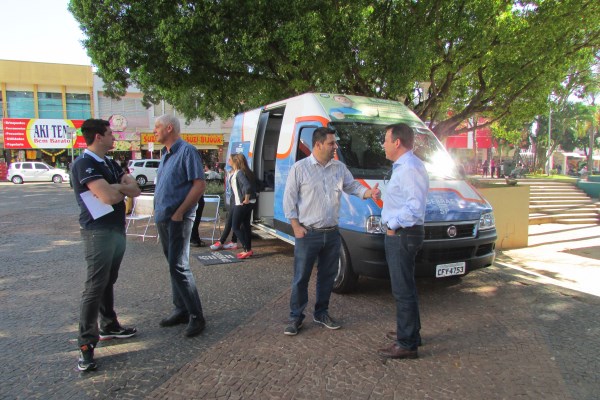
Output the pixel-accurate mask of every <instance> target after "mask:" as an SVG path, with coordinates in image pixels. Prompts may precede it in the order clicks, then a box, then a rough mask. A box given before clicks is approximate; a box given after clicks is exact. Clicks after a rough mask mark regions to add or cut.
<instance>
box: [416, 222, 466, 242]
mask: <svg viewBox="0 0 600 400" xmlns="http://www.w3.org/2000/svg"><path fill="white" fill-rule="evenodd" d="M452 226H454V227H456V236H454V237H450V235H449V234H448V231H449V228H450V227H452ZM475 229H476V225H475V224H474V223H468V224H445V225H425V240H452V239H464V238H473V237H475V234H476V231H475Z"/></svg>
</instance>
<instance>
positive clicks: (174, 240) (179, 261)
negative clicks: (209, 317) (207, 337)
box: [156, 218, 203, 319]
mask: <svg viewBox="0 0 600 400" xmlns="http://www.w3.org/2000/svg"><path fill="white" fill-rule="evenodd" d="M193 224H194V221H192V220H191V219H188V218H185V219H184V220H183V221H172V220H168V221H163V222H159V223H157V224H156V226H157V228H158V234H159V236H160V242H161V245H162V248H163V253H164V254H165V257H166V258H167V262H168V263H169V273H170V274H171V289H172V291H173V304H174V305H175V309H176V310H177V311H179V312H181V313H186V314H190V315H195V316H197V317H198V318H200V319H202V318H203V315H202V304H201V303H200V296H199V295H198V289H196V281H195V280H194V275H193V274H192V271H191V270H190V235H191V233H192V225H193Z"/></svg>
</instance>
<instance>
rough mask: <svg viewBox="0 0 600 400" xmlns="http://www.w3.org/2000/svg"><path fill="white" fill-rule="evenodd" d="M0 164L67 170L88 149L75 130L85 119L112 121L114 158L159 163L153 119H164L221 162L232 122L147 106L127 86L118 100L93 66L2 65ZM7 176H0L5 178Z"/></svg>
mask: <svg viewBox="0 0 600 400" xmlns="http://www.w3.org/2000/svg"><path fill="white" fill-rule="evenodd" d="M0 89H1V90H0V107H1V109H2V124H1V125H0V129H1V130H0V151H1V152H0V163H4V164H5V165H6V164H7V163H10V162H13V161H25V160H42V161H44V162H46V163H48V164H50V165H53V166H59V167H66V166H68V164H69V162H71V161H72V160H73V159H74V158H75V157H77V156H78V155H79V154H80V153H81V151H82V150H83V149H84V148H85V147H86V146H85V142H84V140H83V138H82V137H81V134H80V133H79V134H78V128H79V127H80V126H81V124H82V123H83V121H84V120H85V119H87V118H91V117H94V118H102V119H106V120H109V121H110V122H111V127H112V129H113V131H114V132H115V136H116V137H117V143H116V146H115V149H114V151H112V152H111V153H112V156H113V157H114V158H115V159H118V160H120V161H122V162H123V163H125V162H126V161H127V160H130V159H140V158H158V157H159V151H160V149H161V148H162V145H160V144H158V143H156V142H155V139H154V134H153V133H152V132H153V129H154V120H155V118H156V117H158V116H160V115H162V114H172V115H175V116H177V117H178V118H179V119H180V122H181V127H182V137H183V138H184V140H186V141H188V142H190V143H192V144H193V145H194V146H196V148H197V149H198V150H199V151H200V152H201V154H202V156H203V159H204V161H205V162H206V163H209V164H212V165H216V164H218V163H222V162H224V160H223V154H224V153H223V148H224V146H226V145H227V142H228V137H229V130H230V128H231V123H232V122H231V120H229V121H221V120H220V119H217V120H215V121H213V122H211V123H208V122H206V121H202V120H193V121H191V122H190V123H189V124H186V121H185V117H183V116H180V115H178V113H177V111H176V110H174V109H173V107H172V106H171V105H169V104H168V103H166V102H164V101H163V102H160V103H159V104H155V105H152V106H150V107H148V108H147V107H145V106H144V105H143V104H142V98H143V93H141V92H140V90H139V89H137V88H135V87H129V88H128V89H127V92H126V94H125V95H124V96H123V97H121V98H119V99H114V98H111V97H109V96H107V95H106V93H105V90H104V82H103V81H102V80H101V79H100V78H99V77H98V76H97V75H95V74H94V73H93V70H92V67H91V66H85V65H70V64H51V63H38V62H26V61H11V60H0ZM0 178H2V177H0Z"/></svg>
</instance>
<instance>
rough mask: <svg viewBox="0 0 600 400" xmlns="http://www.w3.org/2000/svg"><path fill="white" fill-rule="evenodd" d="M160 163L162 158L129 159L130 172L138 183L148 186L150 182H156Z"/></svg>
mask: <svg viewBox="0 0 600 400" xmlns="http://www.w3.org/2000/svg"><path fill="white" fill-rule="evenodd" d="M159 164H160V160H151V159H146V160H131V161H129V174H130V175H131V176H133V178H134V179H135V180H136V181H137V183H138V185H140V186H146V185H147V184H148V182H150V183H154V180H155V179H156V170H157V169H158V165H159Z"/></svg>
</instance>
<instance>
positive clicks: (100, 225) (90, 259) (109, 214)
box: [71, 119, 141, 371]
mask: <svg viewBox="0 0 600 400" xmlns="http://www.w3.org/2000/svg"><path fill="white" fill-rule="evenodd" d="M81 133H82V134H83V137H84V138H85V143H86V144H87V149H86V150H85V151H84V153H83V155H81V156H80V157H78V158H77V159H76V160H75V162H74V163H73V165H72V166H71V182H72V183H73V190H74V191H75V198H76V199H77V204H78V205H79V208H80V209H81V213H80V214H79V225H80V227H81V238H82V240H83V247H84V252H85V260H86V263H87V279H86V281H85V288H84V291H83V295H82V299H81V315H80V319H79V338H78V340H77V341H78V345H79V360H78V362H77V368H78V369H79V370H80V371H91V370H94V369H96V361H95V360H94V348H95V347H96V344H97V343H98V340H106V339H113V338H121V339H122V338H128V337H131V336H133V335H135V334H136V332H137V330H136V329H135V328H125V327H123V326H121V324H120V323H119V320H118V319H117V314H116V312H115V309H114V293H113V286H114V284H115V283H116V281H117V277H118V275H119V269H120V267H121V260H122V259H123V255H124V254H125V243H126V240H125V202H124V201H123V200H124V198H125V196H129V197H137V196H139V195H140V192H141V191H140V188H139V187H138V185H137V183H136V182H135V180H134V179H133V178H132V177H131V176H130V175H126V174H125V173H124V172H123V170H122V169H121V167H120V166H119V164H117V163H116V162H115V161H114V160H113V159H111V158H108V157H106V153H107V152H108V151H109V150H111V149H112V148H113V147H114V143H115V138H114V136H113V134H112V130H111V129H110V124H109V123H108V121H105V120H101V119H88V120H86V121H84V123H83V125H81ZM98 317H100V330H98Z"/></svg>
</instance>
